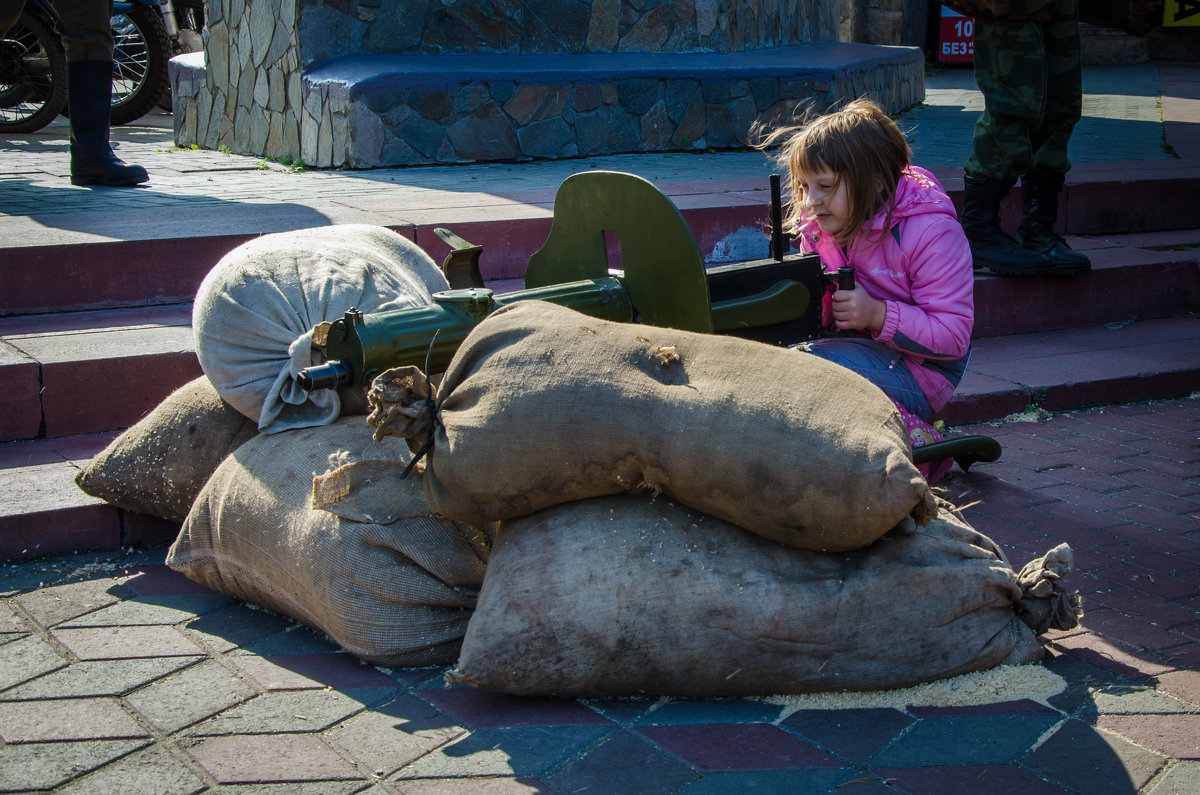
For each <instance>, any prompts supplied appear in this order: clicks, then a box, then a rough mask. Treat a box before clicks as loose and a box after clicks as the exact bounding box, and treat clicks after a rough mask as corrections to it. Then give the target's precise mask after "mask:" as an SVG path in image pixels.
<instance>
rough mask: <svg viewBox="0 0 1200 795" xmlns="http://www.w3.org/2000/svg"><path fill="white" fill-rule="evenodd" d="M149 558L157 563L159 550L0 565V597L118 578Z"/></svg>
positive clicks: (24, 561) (76, 555) (60, 557)
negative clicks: (88, 581)
mask: <svg viewBox="0 0 1200 795" xmlns="http://www.w3.org/2000/svg"><path fill="white" fill-rule="evenodd" d="M151 559H154V562H155V563H161V562H162V550H148V549H134V550H128V551H126V550H121V551H114V552H100V553H96V552H79V553H72V554H68V555H55V556H53V557H47V558H38V559H36V560H18V561H12V562H5V563H0V595H3V596H16V595H19V594H22V593H25V592H29V591H33V590H36V589H42V588H51V587H54V586H56V585H63V584H66V583H69V582H81V581H84V580H93V579H95V578H96V577H98V576H101V575H111V576H114V577H120V576H123V575H124V574H127V573H129V571H130V569H132V568H133V567H136V566H139V565H144V564H146V563H148V562H150V561H151Z"/></svg>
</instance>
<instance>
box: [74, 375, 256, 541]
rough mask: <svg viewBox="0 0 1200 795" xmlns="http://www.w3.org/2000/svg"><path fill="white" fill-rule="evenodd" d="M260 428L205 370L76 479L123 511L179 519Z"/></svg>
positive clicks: (131, 429)
mask: <svg viewBox="0 0 1200 795" xmlns="http://www.w3.org/2000/svg"><path fill="white" fill-rule="evenodd" d="M256 433H258V429H257V428H256V426H255V423H254V422H253V421H251V420H249V419H247V418H246V417H244V416H242V414H241V413H240V412H238V411H237V410H235V409H234V408H233V407H232V406H230V405H229V404H228V403H226V402H225V401H224V400H222V399H221V396H220V395H218V394H217V390H216V389H214V388H213V385H212V384H211V383H210V382H209V380H208V377H207V376H200V377H199V378H196V379H194V380H192V381H190V382H188V383H187V384H184V385H183V386H181V387H180V388H179V389H177V390H175V391H174V392H172V393H171V394H170V395H168V396H167V397H166V399H164V400H163V402H162V403H160V404H158V406H157V407H156V408H155V409H154V410H153V411H151V412H150V413H149V414H147V415H146V416H145V417H144V418H143V419H142V420H141V421H139V422H138V423H137V424H136V425H134V426H133V427H131V428H129V429H128V430H126V431H125V432H124V433H122V434H121V435H120V436H118V437H117V438H116V439H114V440H113V441H112V443H111V444H109V445H108V447H106V448H104V450H102V451H101V452H99V453H97V454H96V455H95V456H94V457H93V458H92V460H91V461H89V462H88V463H87V464H85V465H84V466H83V468H82V469H80V470H79V472H78V473H77V474H76V475H75V482H76V483H77V484H78V485H79V488H81V489H82V490H83V491H85V492H86V493H88V494H90V495H92V496H93V497H99V498H100V499H102V500H106V501H107V502H111V503H112V504H113V505H116V506H119V507H121V508H125V509H126V510H130V511H137V512H138V513H145V514H149V515H151V516H159V517H162V518H164V519H170V520H172V521H176V522H182V521H183V520H184V518H186V517H187V514H188V511H190V510H191V509H192V503H193V502H195V500H196V495H197V494H199V493H200V490H201V489H202V488H204V484H205V483H206V482H208V478H209V476H210V475H212V473H213V471H214V470H216V468H217V466H218V465H220V463H221V462H222V461H223V460H225V456H227V455H229V454H230V453H232V452H233V451H234V450H236V449H237V448H238V447H239V446H240V445H241V444H242V442H245V441H246V440H247V439H249V438H250V437H252V436H254V435H255V434H256Z"/></svg>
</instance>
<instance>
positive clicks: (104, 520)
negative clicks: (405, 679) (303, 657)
mask: <svg viewBox="0 0 1200 795" xmlns="http://www.w3.org/2000/svg"><path fill="white" fill-rule="evenodd" d="M126 386H127V388H128V389H130V390H134V389H136V388H137V384H135V383H129V384H127V385H126ZM1197 390H1200V319H1197V318H1194V317H1187V318H1167V319H1161V320H1147V321H1137V322H1132V323H1129V324H1111V325H1100V326H1092V327H1089V328H1082V329H1071V330H1066V331H1041V332H1032V333H1026V334H1014V335H1008V336H1004V337H992V338H983V339H980V340H978V341H977V342H976V345H975V352H974V354H973V356H972V360H971V364H970V367H969V368H968V372H967V375H966V377H965V378H964V379H963V382H962V384H961V385H960V386H959V389H958V391H957V392H956V394H955V398H954V400H953V402H952V403H951V405H950V406H949V407H947V409H946V411H945V412H943V414H944V417H945V419H946V420H947V422H948V423H949V425H950V426H951V432H953V426H956V425H964V424H968V423H980V422H989V421H997V420H1001V419H1002V418H1004V417H1006V416H1009V415H1012V414H1017V413H1021V412H1024V411H1026V410H1027V409H1029V408H1031V407H1037V406H1040V407H1043V408H1045V409H1049V410H1069V409H1071V408H1075V407H1082V406H1089V405H1096V404H1103V403H1111V402H1131V401H1140V400H1147V399H1157V398H1168V397H1178V396H1182V395H1187V394H1190V393H1191V392H1194V391H1197ZM86 397H87V396H86V395H81V396H80V403H86V402H89V401H88V400H87V399H86ZM973 432H978V429H974V431H973ZM114 436H115V434H114V433H102V434H83V435H77V436H70V437H66V438H50V439H37V440H29V441H19V442H11V443H9V444H3V445H0V559H7V558H23V557H33V556H37V555H46V554H51V553H56V552H64V551H71V550H80V549H100V548H115V547H117V546H128V545H133V544H143V543H144V544H164V543H167V542H169V541H170V540H171V539H172V538H173V537H174V535H175V533H176V532H177V531H178V525H177V524H175V523H172V522H168V521H165V520H161V519H156V518H153V517H148V516H143V515H140V514H135V513H131V512H129V511H123V510H120V509H118V508H116V507H114V506H111V505H108V504H106V503H104V502H102V501H100V500H97V499H95V498H92V497H89V496H88V495H85V494H83V493H82V492H81V491H79V489H78V488H77V487H76V486H75V483H74V476H75V472H76V471H77V470H78V468H79V466H80V465H81V462H83V461H86V460H87V459H89V458H90V457H91V456H92V455H94V454H95V453H96V452H98V451H99V450H101V449H103V448H104V446H105V445H107V444H108V442H109V441H110V440H111V439H112V438H113V437H114ZM980 466H986V465H980ZM31 531H32V532H33V533H34V535H33V536H31V535H30V533H31Z"/></svg>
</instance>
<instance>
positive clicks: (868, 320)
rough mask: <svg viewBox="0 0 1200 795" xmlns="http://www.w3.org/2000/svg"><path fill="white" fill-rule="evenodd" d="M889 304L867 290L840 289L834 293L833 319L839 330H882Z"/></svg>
mask: <svg viewBox="0 0 1200 795" xmlns="http://www.w3.org/2000/svg"><path fill="white" fill-rule="evenodd" d="M886 316H887V304H886V303H884V302H883V301H880V300H879V299H877V298H872V297H871V296H870V295H868V294H867V291H866V290H838V291H837V292H835V293H834V294H833V321H834V323H835V324H836V325H837V328H838V331H857V330H859V329H868V330H870V331H882V330H883V321H884V319H885V317H886Z"/></svg>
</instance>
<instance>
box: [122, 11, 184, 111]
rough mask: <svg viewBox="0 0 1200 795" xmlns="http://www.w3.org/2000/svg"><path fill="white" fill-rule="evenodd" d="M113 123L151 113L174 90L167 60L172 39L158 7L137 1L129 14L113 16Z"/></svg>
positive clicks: (169, 56) (169, 57)
mask: <svg viewBox="0 0 1200 795" xmlns="http://www.w3.org/2000/svg"><path fill="white" fill-rule="evenodd" d="M112 32H113V83H112V116H111V117H110V121H111V122H112V123H113V124H128V123H129V122H131V121H135V120H137V119H140V118H141V117H143V116H145V115H146V114H147V113H149V112H150V111H151V110H152V109H153V108H154V106H155V105H157V104H158V102H159V100H160V99H161V98H162V97H163V96H165V95H167V94H168V92H169V91H170V83H169V80H168V78H167V61H169V60H170V59H171V40H170V39H169V38H168V37H167V28H166V26H165V25H163V21H162V16H161V14H160V13H159V11H158V8H157V7H155V8H151V7H150V6H148V5H144V4H142V3H138V2H134V4H133V7H132V8H130V9H129V13H127V14H113V17H112Z"/></svg>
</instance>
